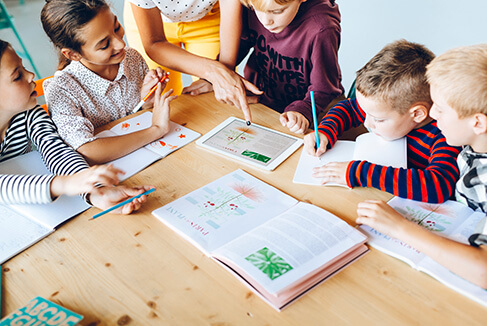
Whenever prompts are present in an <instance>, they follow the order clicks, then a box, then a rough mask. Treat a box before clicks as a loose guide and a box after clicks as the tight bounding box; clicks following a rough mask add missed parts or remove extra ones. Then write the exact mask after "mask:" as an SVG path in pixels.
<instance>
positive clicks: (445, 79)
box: [357, 44, 487, 288]
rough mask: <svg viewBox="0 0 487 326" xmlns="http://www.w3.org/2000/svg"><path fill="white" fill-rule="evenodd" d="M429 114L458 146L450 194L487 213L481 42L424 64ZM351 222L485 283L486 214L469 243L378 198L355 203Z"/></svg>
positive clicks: (486, 94)
mask: <svg viewBox="0 0 487 326" xmlns="http://www.w3.org/2000/svg"><path fill="white" fill-rule="evenodd" d="M427 78H428V81H429V83H430V84H431V97H432V99H433V102H434V104H433V107H432V109H431V112H430V115H431V117H433V118H434V119H436V120H437V122H438V127H439V128H440V129H441V131H442V132H443V134H444V135H445V137H446V140H447V142H448V144H450V145H454V146H464V148H463V151H462V152H461V153H460V155H459V157H458V165H459V168H460V180H459V181H458V182H457V185H456V192H455V195H456V198H457V200H458V201H460V202H463V203H465V204H466V205H468V206H469V207H471V208H472V209H475V210H480V211H482V212H484V213H485V212H487V200H486V198H487V82H486V81H487V44H482V45H476V46H469V47H462V48H457V49H453V50H450V51H448V52H446V53H445V54H443V55H441V56H439V57H438V58H436V59H434V60H433V61H432V62H431V64H430V65H429V66H428V70H427ZM357 214H358V217H357V223H360V224H366V225H369V226H371V227H373V228H375V229H377V230H378V231H380V232H383V233H386V234H388V235H390V236H392V237H394V238H397V239H400V240H402V241H404V242H407V243H408V244H410V245H411V246H413V247H415V248H416V249H418V250H420V251H421V252H423V253H424V254H426V255H428V256H430V257H431V258H433V259H434V260H436V261H437V262H439V263H440V264H442V265H444V266H445V267H447V268H448V269H450V270H451V271H452V272H454V273H456V274H458V275H460V276H461V277H463V278H465V279H467V280H469V281H471V282H472V283H474V284H476V285H479V286H481V287H483V288H487V227H486V218H484V219H483V221H482V222H481V223H480V224H479V225H478V226H477V229H476V230H475V232H474V234H473V235H472V236H470V238H469V241H470V244H471V246H469V245H465V244H462V243H458V242H455V241H453V240H449V239H446V238H443V237H441V236H438V235H436V234H434V233H432V232H429V231H427V230H425V229H423V228H422V227H420V226H418V225H417V224H414V223H411V222H409V221H408V220H406V219H404V218H403V217H402V216H401V215H400V214H399V213H397V212H396V211H394V210H393V209H392V208H391V207H390V206H388V205H387V204H386V203H384V202H381V201H366V202H363V203H360V204H359V206H358V209H357Z"/></svg>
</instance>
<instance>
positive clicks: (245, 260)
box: [152, 170, 368, 310]
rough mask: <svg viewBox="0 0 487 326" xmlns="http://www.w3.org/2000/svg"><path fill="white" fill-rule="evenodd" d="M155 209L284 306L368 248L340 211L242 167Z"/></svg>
mask: <svg viewBox="0 0 487 326" xmlns="http://www.w3.org/2000/svg"><path fill="white" fill-rule="evenodd" d="M152 214H153V215H155V216H156V217H157V218H159V219H160V220H161V221H162V222H163V223H165V224H166V225H167V226H169V227H170V228H172V229H173V230H175V231H176V232H178V233H179V234H180V235H181V236H182V237H184V238H185V239H187V240H188V241H190V242H191V243H193V244H194V245H195V246H196V247H198V248H199V249H200V250H201V251H203V252H204V253H205V254H206V255H207V256H210V257H212V258H214V259H215V260H216V261H218V262H220V263H221V264H223V265H224V266H225V267H226V268H227V269H228V270H229V271H231V272H233V273H234V274H235V275H236V276H237V277H238V278H239V279H240V280H241V281H243V282H244V284H246V285H247V286H249V287H250V288H251V289H252V290H253V291H254V292H256V293H257V294H258V295H259V296H260V297H262V298H263V299H264V300H265V301H266V302H268V303H269V304H271V305H272V306H273V307H274V308H276V309H278V310H279V309H281V308H283V307H284V306H285V305H287V304H289V303H290V302H291V301H293V300H295V299H296V298H298V297H299V296H300V295H302V294H303V293H305V292H306V291H308V290H309V289H311V288H312V287H314V286H315V285H317V284H318V283H320V282H322V281H323V280H324V279H326V278H327V277H329V276H330V275H332V274H334V273H335V272H337V271H338V270H340V269H341V268H343V267H344V266H346V265H348V264H349V263H350V262H352V261H353V260H355V259H356V258H357V257H359V256H361V255H362V254H364V253H365V252H366V251H367V250H368V249H367V247H366V246H365V245H364V242H365V241H366V240H367V239H366V237H365V236H364V235H363V234H362V233H361V232H359V231H357V230H356V229H355V228H353V227H351V226H350V225H348V224H347V223H345V222H344V221H342V220H341V219H339V218H338V217H336V216H334V215H333V214H331V213H329V212H327V211H325V210H323V209H321V208H319V207H317V206H314V205H311V204H306V203H302V202H298V201H297V200H296V199H294V198H292V197H290V196H288V195H286V194H284V193H282V192H281V191H279V190H277V189H276V188H274V187H272V186H270V185H268V184H266V183H264V182H262V181H260V180H258V179H256V178H254V177H252V176H251V175H249V174H247V173H245V172H244V171H242V170H236V171H234V172H232V173H230V174H227V175H225V176H223V177H221V178H220V179H217V180H216V181H214V182H212V183H210V184H208V185H206V186H204V187H202V188H200V189H197V190H195V191H193V192H191V193H189V194H187V195H185V196H183V197H181V198H179V199H177V200H175V201H173V202H171V203H169V204H167V205H165V206H163V207H161V208H159V209H157V210H155V211H154V212H152Z"/></svg>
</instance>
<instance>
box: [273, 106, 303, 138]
mask: <svg viewBox="0 0 487 326" xmlns="http://www.w3.org/2000/svg"><path fill="white" fill-rule="evenodd" d="M279 120H280V121H281V124H282V125H283V126H284V127H288V128H289V131H291V132H294V133H296V134H304V133H305V132H306V131H307V130H308V127H309V121H308V119H306V118H305V117H304V115H302V114H301V113H299V112H295V111H288V112H284V113H282V114H281V116H280V117H279Z"/></svg>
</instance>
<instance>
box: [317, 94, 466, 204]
mask: <svg viewBox="0 0 487 326" xmlns="http://www.w3.org/2000/svg"><path fill="white" fill-rule="evenodd" d="M364 121H365V112H364V111H363V110H362V109H361V108H360V107H359V106H358V104H357V101H356V99H348V100H345V101H341V102H339V103H338V104H337V105H336V106H334V107H333V108H332V109H330V111H329V112H328V113H327V114H326V115H325V117H324V118H323V120H322V121H321V123H320V125H319V126H318V131H319V132H321V133H323V134H324V135H325V136H326V137H327V138H328V141H329V144H328V147H329V148H331V147H332V146H333V145H334V144H335V143H336V141H337V138H338V136H339V135H340V134H341V133H342V132H343V131H345V130H348V129H350V128H353V127H357V126H359V125H361V124H363V123H364ZM406 137H407V144H408V146H407V147H408V150H407V157H408V168H407V169H404V168H393V167H387V166H382V165H377V164H372V163H370V162H367V161H351V162H350V164H349V165H348V168H347V175H346V179H347V184H348V186H349V187H373V188H377V189H380V190H382V191H386V192H389V193H391V194H393V195H395V196H398V197H402V198H407V199H413V200H419V201H423V202H428V203H442V202H444V201H446V200H448V199H449V198H450V196H452V194H453V193H454V191H455V183H456V182H457V180H458V177H459V171H458V166H457V156H458V154H459V153H460V148H458V147H452V146H449V145H448V144H447V143H446V139H445V137H444V136H443V134H442V133H441V131H440V129H438V127H437V125H436V121H432V122H430V123H428V124H427V125H425V126H423V127H420V128H418V129H413V130H411V131H410V132H409V133H408V134H407V135H406Z"/></svg>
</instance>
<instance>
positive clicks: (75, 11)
mask: <svg viewBox="0 0 487 326" xmlns="http://www.w3.org/2000/svg"><path fill="white" fill-rule="evenodd" d="M109 8H110V7H109V5H108V4H107V3H106V2H105V1H104V0H46V4H45V5H44V7H43V8H42V11H41V22H42V27H43V28H44V31H45V32H46V34H47V36H48V37H49V39H50V40H51V42H52V43H53V44H54V46H55V47H56V48H57V49H58V56H59V65H58V69H59V70H61V69H63V68H64V67H66V66H67V65H68V64H69V62H70V61H69V59H67V58H66V57H65V56H64V55H63V54H62V53H61V49H63V48H67V49H71V50H73V51H76V52H78V53H81V46H83V45H84V43H85V40H83V38H82V36H81V35H80V34H81V33H80V29H82V28H83V27H84V26H85V25H86V24H88V23H89V22H90V21H91V20H92V19H93V18H95V17H96V15H98V13H99V12H100V11H102V10H103V9H109Z"/></svg>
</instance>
